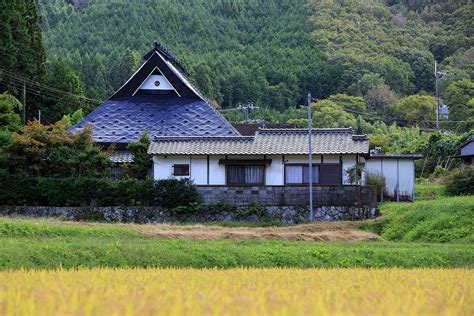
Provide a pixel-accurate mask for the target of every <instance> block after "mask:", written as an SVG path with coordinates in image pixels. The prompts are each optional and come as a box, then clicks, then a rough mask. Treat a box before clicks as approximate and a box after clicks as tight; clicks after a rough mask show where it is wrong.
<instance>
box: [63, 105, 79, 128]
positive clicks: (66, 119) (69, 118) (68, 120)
mask: <svg viewBox="0 0 474 316" xmlns="http://www.w3.org/2000/svg"><path fill="white" fill-rule="evenodd" d="M83 118H84V113H83V112H82V109H79V110H76V111H74V112H73V113H71V114H66V115H63V118H62V119H61V120H60V122H61V123H63V124H64V125H66V127H68V128H69V127H71V126H73V125H75V124H77V123H79V122H80V121H81V120H82V119H83Z"/></svg>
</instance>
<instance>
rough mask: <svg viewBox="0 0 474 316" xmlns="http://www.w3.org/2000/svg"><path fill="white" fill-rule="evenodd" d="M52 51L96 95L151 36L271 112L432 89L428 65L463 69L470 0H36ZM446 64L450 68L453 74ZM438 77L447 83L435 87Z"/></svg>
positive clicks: (221, 98) (208, 81)
mask: <svg viewBox="0 0 474 316" xmlns="http://www.w3.org/2000/svg"><path fill="white" fill-rule="evenodd" d="M39 2H40V12H41V13H42V14H43V15H44V17H45V19H44V30H45V36H44V37H45V43H46V47H47V49H48V51H49V54H50V58H51V57H52V56H54V55H58V56H61V57H62V58H64V59H66V60H67V61H68V62H69V63H70V64H71V66H72V67H73V68H74V69H75V70H76V71H77V72H78V74H79V75H80V77H81V79H82V80H83V82H84V84H85V87H86V88H87V89H86V92H87V94H89V95H90V96H95V97H97V98H105V97H107V96H108V95H110V94H111V93H112V91H114V89H116V88H118V87H119V86H120V85H121V84H122V83H123V81H124V80H126V78H127V77H128V76H129V75H130V74H131V73H132V71H133V70H134V69H135V68H136V67H137V66H138V65H139V63H140V56H141V55H142V54H143V53H144V52H146V51H147V50H148V49H149V48H150V47H151V45H152V41H153V40H158V41H160V42H162V43H164V44H165V46H167V47H168V48H169V49H170V50H171V51H172V52H173V53H174V54H175V55H176V56H177V57H178V58H179V59H181V60H183V62H184V63H185V64H186V65H187V67H188V68H189V70H190V72H191V73H193V74H196V76H195V77H193V80H194V81H195V82H196V83H197V85H198V86H199V88H200V89H201V90H202V91H203V92H204V93H205V94H206V95H207V96H208V97H209V98H211V99H213V100H215V101H217V103H219V104H222V105H223V106H224V107H229V106H234V105H236V104H237V103H238V102H247V101H253V102H255V103H257V104H260V105H266V106H270V107H273V108H276V109H280V110H282V109H285V108H287V107H290V106H295V105H297V104H301V103H303V98H304V95H305V92H307V91H311V92H312V93H313V94H314V95H316V96H318V98H325V97H328V96H329V95H331V94H335V93H336V92H345V93H349V94H352V95H365V94H367V92H368V91H369V90H370V89H371V88H373V87H374V86H378V85H381V84H384V83H385V84H387V85H388V87H389V88H390V89H391V90H393V91H394V92H395V93H397V94H398V95H399V96H405V95H408V94H412V93H416V92H419V91H428V92H432V91H433V88H434V87H433V84H434V82H433V78H432V77H433V76H432V74H433V67H434V65H433V63H434V60H435V58H436V59H437V60H438V62H441V63H442V66H443V67H445V68H446V69H449V70H454V69H455V72H456V75H453V76H452V77H451V78H450V79H449V81H453V80H458V79H460V78H469V77H470V76H472V75H473V71H472V70H473V54H474V50H473V48H472V46H473V43H474V40H473V36H472V35H473V34H472V29H473V28H472V26H473V22H472V19H470V17H472V16H473V10H474V9H473V5H472V3H471V1H469V0H465V1H440V0H436V1H431V0H430V1H427V0H426V1H424V0H420V1H407V0H387V1H362V0H351V1H342V0H334V1H327V0H282V1H276V0H259V1H255V0H252V1H250V0H219V1H205V0H192V1H189V0H188V1H184V0H166V1H126V0H101V1H97V0H90V1H89V0H67V1H66V0H52V1H45V0H40V1H39ZM453 72H454V71H453ZM447 84H448V83H447V82H445V85H447Z"/></svg>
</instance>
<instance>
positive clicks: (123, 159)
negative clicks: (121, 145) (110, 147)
mask: <svg viewBox="0 0 474 316" xmlns="http://www.w3.org/2000/svg"><path fill="white" fill-rule="evenodd" d="M133 158H134V155H133V154H132V153H131V152H130V151H127V150H122V151H116V152H114V153H113V154H112V156H110V158H109V159H110V160H111V161H112V162H114V163H131V162H133Z"/></svg>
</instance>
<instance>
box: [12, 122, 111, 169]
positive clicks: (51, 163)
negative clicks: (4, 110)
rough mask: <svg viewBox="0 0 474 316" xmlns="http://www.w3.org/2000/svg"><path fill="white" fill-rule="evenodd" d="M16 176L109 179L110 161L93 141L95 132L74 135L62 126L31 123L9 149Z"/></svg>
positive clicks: (22, 130)
mask: <svg viewBox="0 0 474 316" xmlns="http://www.w3.org/2000/svg"><path fill="white" fill-rule="evenodd" d="M6 152H7V153H8V154H9V155H10V159H9V161H8V169H9V172H10V173H12V174H18V175H21V176H41V177H60V178H62V177H82V176H90V177H97V176H105V175H107V174H108V166H109V165H110V160H109V159H108V156H107V155H106V153H105V152H103V151H102V150H101V149H100V148H99V147H98V146H95V145H94V143H93V141H92V129H91V128H90V127H86V128H85V129H84V131H83V132H80V133H76V134H72V133H71V132H69V131H68V130H67V128H66V126H65V125H64V124H62V123H56V124H54V125H42V124H40V123H39V122H38V121H31V122H29V123H28V124H27V125H25V126H24V127H22V129H21V130H20V131H19V132H18V133H13V141H12V142H11V144H9V145H8V146H7V147H6Z"/></svg>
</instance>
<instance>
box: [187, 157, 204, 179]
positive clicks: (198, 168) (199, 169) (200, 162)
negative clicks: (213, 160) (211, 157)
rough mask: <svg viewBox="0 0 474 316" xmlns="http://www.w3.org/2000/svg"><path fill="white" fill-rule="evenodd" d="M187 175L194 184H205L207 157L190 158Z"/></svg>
mask: <svg viewBox="0 0 474 316" xmlns="http://www.w3.org/2000/svg"><path fill="white" fill-rule="evenodd" d="M189 174H190V176H191V179H192V180H193V181H194V184H198V185H206V184H207V156H192V157H191V164H190V167H189Z"/></svg>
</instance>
